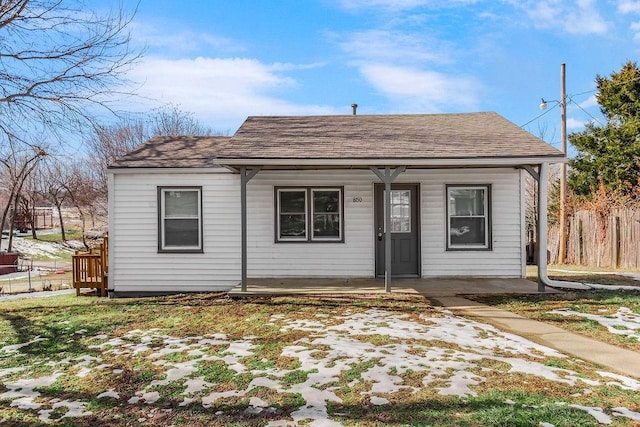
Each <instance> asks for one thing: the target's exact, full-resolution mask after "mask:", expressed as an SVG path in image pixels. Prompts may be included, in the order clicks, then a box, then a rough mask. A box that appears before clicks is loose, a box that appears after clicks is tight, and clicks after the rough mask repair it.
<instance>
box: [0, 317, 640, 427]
mask: <svg viewBox="0 0 640 427" xmlns="http://www.w3.org/2000/svg"><path fill="white" fill-rule="evenodd" d="M440 314H441V316H439V317H429V316H426V315H420V316H419V320H416V318H415V317H414V318H411V317H410V316H409V315H406V314H398V313H393V312H389V311H385V310H381V309H370V310H367V311H365V312H362V313H353V314H349V315H343V316H336V317H332V318H328V317H326V316H321V315H319V316H316V317H315V318H312V319H303V320H299V319H295V318H293V316H294V315H291V316H292V317H291V318H289V317H288V316H287V315H283V314H278V315H274V316H272V318H271V320H270V322H271V324H272V325H274V326H276V327H279V328H280V330H281V331H282V332H288V331H306V332H308V335H307V336H305V337H304V338H301V339H299V340H297V341H296V342H294V343H293V344H291V345H288V346H285V347H284V348H283V349H282V353H281V356H286V357H289V358H292V359H293V360H295V361H297V365H299V367H298V368H297V369H295V371H303V372H304V374H305V375H303V376H301V377H300V378H301V379H300V382H298V383H291V381H289V382H288V381H286V378H287V375H288V374H291V373H292V372H294V370H286V369H278V368H276V367H275V365H274V364H265V366H266V367H265V368H263V369H252V368H251V367H250V366H249V365H248V361H247V358H250V357H252V356H254V355H255V354H256V352H257V350H256V349H257V347H258V346H257V343H256V341H257V338H256V337H252V336H248V337H244V338H242V339H237V340H232V339H229V338H228V337H227V336H225V335H223V334H213V335H207V336H193V337H184V338H179V337H174V336H169V335H166V334H165V333H163V331H162V330H160V329H152V330H132V331H130V332H128V333H126V334H124V335H122V336H118V337H116V336H109V335H107V334H99V335H95V336H93V337H85V336H83V335H84V334H74V335H73V336H74V337H75V338H74V339H83V340H87V339H88V340H89V345H88V348H89V349H91V350H93V351H96V352H97V353H98V354H100V356H97V357H96V356H89V355H84V356H81V357H77V358H75V359H73V358H67V359H64V360H62V361H59V362H57V363H56V364H53V363H51V362H49V363H51V367H52V368H53V370H54V371H53V373H51V374H50V375H46V376H41V377H34V378H31V377H26V376H24V373H25V372H28V369H29V368H32V367H25V368H10V369H4V370H0V382H1V383H2V384H4V387H5V388H6V390H7V391H5V392H4V393H1V394H0V399H3V400H5V401H7V400H8V401H11V403H10V405H11V406H12V407H17V408H20V409H24V410H35V411H37V413H38V417H39V418H40V420H42V421H45V422H46V421H51V414H52V413H54V412H55V413H58V415H57V416H58V417H59V416H61V415H60V412H61V411H60V410H58V411H56V409H58V408H63V409H64V408H66V412H64V411H62V412H64V414H63V415H62V416H63V417H82V416H86V415H89V414H90V412H89V411H87V410H86V405H87V402H82V401H72V400H57V399H50V400H47V399H45V397H44V396H42V394H41V393H40V392H39V391H37V390H38V388H39V387H46V386H50V385H52V384H53V383H54V382H56V381H57V380H58V379H59V378H61V379H64V378H66V377H69V376H72V375H73V376H76V377H78V378H80V379H82V378H84V377H87V376H89V375H92V374H94V375H99V376H100V378H105V377H111V378H112V379H113V381H112V383H113V382H116V383H117V381H118V378H119V376H120V375H124V370H123V367H122V366H114V365H111V364H109V363H107V362H106V360H109V359H110V360H113V359H114V358H115V359H117V358H121V357H124V358H126V359H134V360H138V361H139V362H140V363H143V362H145V363H150V364H152V365H153V366H154V369H158V370H160V371H161V372H163V375H160V376H156V379H153V380H151V381H149V383H148V384H147V385H146V386H145V387H144V388H142V389H140V390H137V391H136V392H135V393H134V394H133V395H131V394H129V395H127V396H122V395H121V393H118V391H116V390H115V389H113V388H108V389H104V390H100V391H99V393H97V396H96V397H97V398H104V399H114V400H116V401H122V402H121V404H122V405H127V404H131V405H134V404H135V405H140V404H143V405H151V404H154V403H156V402H158V401H160V400H161V399H163V395H162V388H163V387H164V386H170V385H172V384H179V385H180V386H182V387H183V391H181V393H180V394H179V396H181V397H180V398H181V399H182V402H181V403H180V406H188V405H202V406H203V407H205V408H207V407H211V406H214V405H216V403H217V402H220V401H221V399H228V398H241V399H246V400H247V401H248V408H247V410H246V411H245V412H246V414H247V415H248V416H251V415H257V414H260V413H263V412H264V413H266V414H270V416H269V419H270V422H269V425H271V426H293V425H298V424H300V423H301V422H309V423H310V424H309V425H311V426H334V425H335V426H338V425H341V424H340V423H339V422H337V421H335V420H333V419H331V415H330V414H329V413H328V409H327V405H328V403H329V402H335V403H338V404H339V403H341V402H342V399H341V397H340V394H341V390H340V387H341V385H340V378H341V376H342V375H344V374H345V373H346V372H347V371H349V370H352V369H354V367H358V369H360V370H361V372H360V373H359V376H358V377H357V378H355V379H353V380H352V382H351V383H350V384H349V386H350V388H351V389H358V390H362V391H361V395H362V396H363V397H364V398H366V399H368V401H369V402H370V403H371V404H372V405H376V406H379V407H380V406H384V405H388V404H390V403H392V402H393V400H394V394H395V393H398V392H400V393H405V394H406V393H407V392H408V393H417V392H419V391H420V390H421V388H423V387H429V388H431V389H433V390H436V391H437V392H438V393H439V394H441V395H453V396H460V397H462V398H465V397H467V396H475V395H477V387H481V386H482V385H483V384H484V383H485V381H486V380H487V377H488V376H489V375H495V374H498V375H509V374H522V375H526V376H530V377H537V378H540V379H545V380H548V381H552V382H557V383H562V384H567V385H569V386H575V387H576V391H577V392H579V393H577V394H576V395H580V394H581V393H583V394H585V395H586V394H587V391H589V392H590V390H589V388H590V387H599V386H605V387H607V386H611V387H615V388H620V389H624V390H637V391H640V382H638V381H636V380H634V379H631V378H627V377H624V376H621V375H617V374H612V373H608V372H598V373H594V375H593V377H592V378H587V377H585V375H584V374H582V373H579V372H576V371H573V370H571V369H563V368H559V367H555V366H548V365H547V364H545V362H546V361H547V360H548V359H549V358H556V359H558V358H566V356H564V355H562V354H561V353H559V352H557V351H555V350H553V349H550V348H547V347H544V346H541V345H538V344H535V343H533V342H531V341H528V340H526V339H524V338H522V337H519V336H516V335H512V334H508V333H504V332H502V331H500V330H498V329H496V328H494V327H493V326H490V325H486V324H483V323H479V322H476V321H473V320H469V319H465V318H462V317H458V316H455V315H453V314H452V313H450V312H448V311H446V310H444V311H441V312H440ZM35 341H36V340H32V341H30V342H29V343H25V345H30V344H32V343H34V342H35ZM85 342H86V341H85ZM21 348H22V347H20V346H16V345H15V344H14V345H7V346H4V347H0V357H2V356H10V357H12V356H13V355H14V354H15V352H16V351H19V350H20V349H21ZM212 348H213V349H215V351H212ZM487 361H489V362H498V363H487ZM211 362H215V363H217V364H221V365H222V366H223V367H224V368H225V369H226V370H229V371H233V372H235V373H237V374H243V375H250V381H249V382H248V385H246V387H243V388H239V389H229V388H228V386H227V387H226V388H225V389H221V388H219V387H218V384H215V383H214V382H213V381H212V380H208V379H207V376H206V374H204V373H203V367H204V366H205V365H206V364H207V363H208V364H209V365H210V364H211ZM481 363H482V369H478V367H479V366H480V364H481ZM63 367H64V369H67V370H66V371H65V373H63V372H62V369H63ZM505 367H506V368H505ZM409 373H411V374H412V375H414V376H415V375H419V376H420V377H421V378H422V380H421V385H416V383H415V382H414V383H412V385H411V384H407V383H405V380H404V379H403V375H405V374H409ZM356 386H358V387H356ZM258 387H261V388H267V389H270V390H271V391H272V392H275V393H278V394H280V393H287V394H288V393H299V394H300V396H302V399H304V404H303V405H302V406H300V407H298V408H297V409H295V410H293V411H292V412H291V413H290V414H288V413H281V412H278V409H277V408H275V407H270V405H269V403H268V401H266V400H264V399H262V398H259V397H257V396H253V395H252V393H253V391H254V390H255V389H256V388H258ZM125 399H126V401H125ZM567 399H570V396H567ZM505 403H509V402H505ZM513 403H515V402H513ZM557 404H558V405H570V406H571V407H573V408H576V409H579V410H581V411H584V412H586V413H588V414H590V415H591V416H592V417H594V419H595V420H597V421H598V422H599V423H602V424H609V423H611V422H612V420H614V419H615V418H617V417H621V418H625V419H629V420H634V421H635V420H638V419H640V413H637V412H634V411H632V410H630V409H628V408H624V407H616V408H614V409H613V410H608V409H607V410H605V409H603V408H598V407H590V406H580V405H575V404H572V402H571V401H567V402H558V403H557ZM543 424H544V423H543Z"/></svg>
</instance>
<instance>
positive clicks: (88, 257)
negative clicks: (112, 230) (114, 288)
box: [71, 235, 109, 297]
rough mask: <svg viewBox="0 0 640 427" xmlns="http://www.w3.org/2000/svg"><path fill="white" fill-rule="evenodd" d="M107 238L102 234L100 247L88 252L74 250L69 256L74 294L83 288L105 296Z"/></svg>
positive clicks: (107, 264)
mask: <svg viewBox="0 0 640 427" xmlns="http://www.w3.org/2000/svg"><path fill="white" fill-rule="evenodd" d="M108 249H109V238H108V236H106V235H105V236H104V241H103V243H101V244H100V247H99V248H97V249H94V250H91V251H89V252H79V251H76V253H75V254H73V255H72V256H71V268H72V272H73V278H72V281H73V287H74V288H75V290H76V295H80V290H81V289H84V288H89V289H95V290H96V293H97V294H98V296H105V297H106V296H107V285H108V276H109V263H108V261H107V253H108Z"/></svg>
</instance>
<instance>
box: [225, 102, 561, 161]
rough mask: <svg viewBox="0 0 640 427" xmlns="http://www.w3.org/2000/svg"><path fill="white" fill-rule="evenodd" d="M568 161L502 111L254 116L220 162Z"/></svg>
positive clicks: (226, 145) (234, 137)
mask: <svg viewBox="0 0 640 427" xmlns="http://www.w3.org/2000/svg"><path fill="white" fill-rule="evenodd" d="M538 156H553V157H563V155H562V153H561V152H560V151H559V150H556V149H555V148H553V147H551V146H550V145H549V144H547V143H545V142H544V141H542V140H541V139H539V138H536V137H535V136H533V135H531V134H530V133H529V132H527V131H525V130H523V129H522V128H520V127H519V126H517V125H515V124H514V123H512V122H510V121H509V120H507V119H505V118H504V117H502V116H500V115H498V114H496V113H466V114H419V115H418V114H416V115H356V116H354V115H346V116H300V117H290V116H284V117H249V118H247V120H246V121H245V122H244V123H243V124H242V126H241V127H240V129H238V131H237V132H236V134H235V135H234V136H233V137H232V138H231V140H230V141H229V144H225V145H223V146H222V147H220V150H219V151H218V157H219V158H220V159H237V158H247V159H316V158H317V159H394V158H398V159H401V158H412V159H415V158H423V159H433V158H443V159H450V158H494V157H500V158H505V157H538Z"/></svg>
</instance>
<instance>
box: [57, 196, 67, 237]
mask: <svg viewBox="0 0 640 427" xmlns="http://www.w3.org/2000/svg"><path fill="white" fill-rule="evenodd" d="M56 207H57V208H58V219H59V220H60V234H62V241H63V242H66V241H67V235H66V234H65V232H64V221H62V203H61V204H59V205H56Z"/></svg>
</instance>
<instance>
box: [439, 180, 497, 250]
mask: <svg viewBox="0 0 640 427" xmlns="http://www.w3.org/2000/svg"><path fill="white" fill-rule="evenodd" d="M490 197H491V186H490V185H477V186H475V185H474V186H472V185H448V186H447V222H448V224H447V250H465V249H467V250H477V249H491V221H490V218H489V216H490V206H491V203H490Z"/></svg>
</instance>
